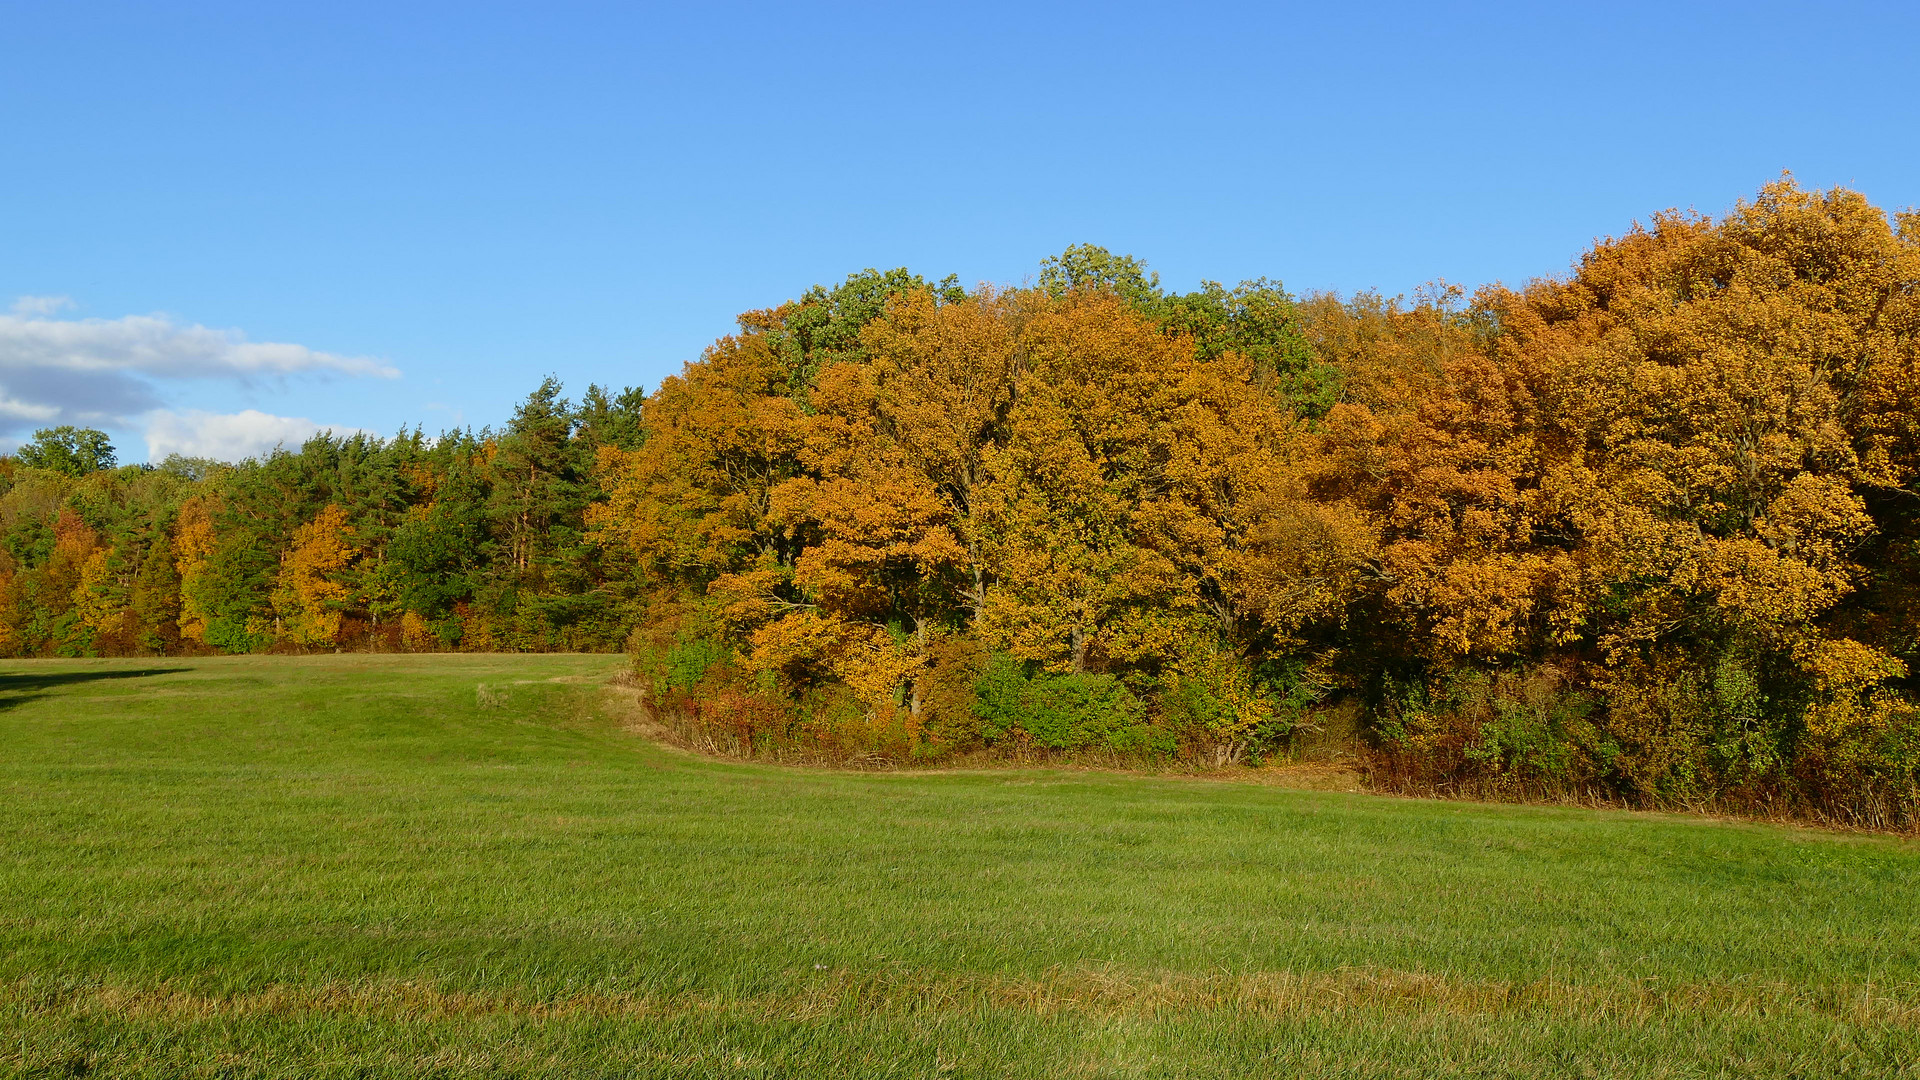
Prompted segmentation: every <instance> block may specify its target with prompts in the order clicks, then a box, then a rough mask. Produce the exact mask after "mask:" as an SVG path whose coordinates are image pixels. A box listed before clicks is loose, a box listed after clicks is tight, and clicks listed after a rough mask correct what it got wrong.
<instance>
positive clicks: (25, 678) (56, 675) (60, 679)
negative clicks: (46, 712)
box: [0, 667, 187, 709]
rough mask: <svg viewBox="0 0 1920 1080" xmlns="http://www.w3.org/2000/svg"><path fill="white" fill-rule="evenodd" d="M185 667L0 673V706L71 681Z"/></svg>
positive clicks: (11, 705) (19, 702)
mask: <svg viewBox="0 0 1920 1080" xmlns="http://www.w3.org/2000/svg"><path fill="white" fill-rule="evenodd" d="M185 670H187V669H186V668H183V667H154V668H129V669H127V670H124V671H56V672H48V673H47V674H44V675H40V674H32V675H0V709H11V708H14V707H15V706H18V705H24V704H26V703H27V702H29V701H33V700H35V699H36V698H43V697H46V696H47V695H46V691H48V690H52V689H55V688H57V687H62V686H71V685H73V684H74V683H83V682H93V681H94V680H96V679H144V678H148V677H150V676H154V675H172V674H174V673H176V672H181V671H185Z"/></svg>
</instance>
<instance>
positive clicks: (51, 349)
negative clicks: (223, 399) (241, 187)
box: [0, 296, 400, 452]
mask: <svg viewBox="0 0 1920 1080" xmlns="http://www.w3.org/2000/svg"><path fill="white" fill-rule="evenodd" d="M71 306H73V305H72V301H70V300H68V299H67V298H66V297H64V296H23V297H21V298H19V299H18V300H16V301H14V303H13V307H12V314H10V315H9V314H0V445H5V444H7V443H10V442H13V441H17V437H18V436H21V435H23V434H24V433H25V432H27V431H29V430H31V429H33V428H35V427H43V426H46V425H48V424H84V425H87V426H92V427H107V428H121V429H124V428H128V427H134V426H137V424H138V422H139V418H140V417H142V416H148V415H158V413H157V412H156V410H159V411H161V412H165V411H166V410H168V408H169V404H170V403H169V402H168V400H167V398H168V397H170V396H172V395H170V394H168V393H166V392H165V390H166V387H167V385H168V384H169V383H174V382H178V381H181V380H199V381H205V380H214V381H223V382H227V383H232V384H239V385H244V386H252V385H256V384H258V383H261V382H263V381H264V382H268V383H273V382H278V381H282V380H285V379H287V378H289V377H296V376H309V377H348V378H383V379H391V378H396V377H398V376H399V374H400V373H399V372H398V371H397V370H395V369H394V368H393V366H392V365H390V364H387V363H384V362H382V361H379V360H373V359H370V358H368V357H364V356H341V355H338V354H335V353H329V352H321V351H320V350H318V349H310V348H308V347H306V346H305V345H294V344H288V343H284V342H273V341H248V340H247V337H246V335H245V334H243V333H241V332H240V331H238V330H214V329H209V328H208V327H205V326H200V325H197V324H188V323H182V322H179V321H177V320H175V319H172V318H170V317H168V316H165V315H128V316H125V317H124V318H119V319H62V318H55V317H54V316H55V315H57V314H58V313H59V312H61V311H63V310H65V309H66V308H69V307H71ZM168 415H176V414H172V413H168ZM177 415H181V416H186V415H211V414H199V413H180V414H177ZM237 415H240V416H254V417H263V418H266V417H269V414H267V413H261V412H249V413H240V414H237ZM301 422H302V423H305V421H301ZM169 430H175V429H169ZM180 430H184V429H180ZM310 433H311V427H310V428H309V429H308V431H307V432H306V434H310ZM174 437H175V436H169V438H174ZM179 437H181V438H185V437H186V436H184V435H181V436H179ZM300 437H301V438H304V437H305V435H304V434H302V435H301V436H300ZM249 445H251V444H249ZM271 448H272V444H271V443H268V444H267V446H266V449H271ZM183 452H184V451H183Z"/></svg>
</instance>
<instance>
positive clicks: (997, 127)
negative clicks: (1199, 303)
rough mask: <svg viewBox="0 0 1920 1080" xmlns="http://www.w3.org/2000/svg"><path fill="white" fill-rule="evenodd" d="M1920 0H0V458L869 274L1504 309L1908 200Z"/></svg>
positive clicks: (209, 446) (260, 442)
mask: <svg viewBox="0 0 1920 1080" xmlns="http://www.w3.org/2000/svg"><path fill="white" fill-rule="evenodd" d="M1917 53H1920V6H1916V5H1911V4H1881V5H1848V4H1839V3H1829V4H1819V5H1813V4H1806V5H1800V4H1795V5H1769V4H1738V5H1736V4H1727V5H1685V4H1671V3H1668V4H1658V5H1636V4H1593V5H1560V4H1525V5H1521V4H1513V5H1500V4H1480V5H1458V6H1455V5H1447V4H1441V3H1422V4H1409V5H1392V4H1372V5H1365V6H1357V5H1329V4H1315V5H1311V6H1306V5H1302V6H1289V5H1284V4H1269V5H1257V6H1256V5H1245V6H1240V5H1191V6H1179V5H1166V4H1159V5H1129V4H1097V5H1096V4H1087V5H1074V4H1054V5H1049V4H1008V5H994V4H973V5H943V6H937V7H936V6H933V5H911V6H908V5H900V6H882V5H872V6H862V5H802V4H781V5H717V4H716V5H672V6H660V7H647V6H642V5H628V4H622V5H606V6H588V5H566V4H558V3H546V4H538V5H534V4H527V5H518V6H496V5H488V4H478V3H466V4H458V5H453V4H449V5H408V4H394V3H386V4H365V5H361V4H354V3H328V4H310V5H271V4H233V5H213V4H189V3H177V4H170V5H142V6H123V5H117V4H93V3H84V2H81V3H72V2H63V3H21V2H19V0H15V2H12V3H7V4H5V5H3V6H0V115H4V116H5V118H6V120H5V126H4V128H3V129H0V130H4V132H5V135H6V144H7V146H8V152H7V153H6V154H5V155H4V156H0V206H4V207H5V210H4V212H0V448H4V447H6V446H10V445H12V444H14V443H16V442H17V441H18V440H19V439H20V438H22V437H24V436H25V435H27V434H28V433H30V432H31V430H32V429H33V428H34V427H37V426H40V425H42V424H46V423H60V422H81V423H91V424H93V425H94V426H100V427H105V428H107V429H108V430H109V431H110V432H111V433H112V434H113V435H114V437H115V442H116V444H117V445H118V446H119V447H120V448H121V456H122V459H123V460H142V459H145V458H146V457H147V453H148V447H149V445H150V444H152V445H154V446H156V447H157V448H158V449H159V450H160V451H161V452H164V451H166V450H168V449H184V450H188V451H199V452H203V453H210V454H215V455H222V456H233V455H238V454H244V453H252V452H257V451H258V450H260V449H261V448H263V447H265V446H269V445H271V443H272V441H273V440H274V439H277V438H287V439H291V440H294V441H297V439H298V438H299V437H300V436H301V435H303V434H304V433H305V432H306V431H307V430H309V424H311V423H318V424H321V425H326V426H333V427H338V428H355V427H358V428H368V429H372V430H375V431H379V432H387V433H390V432H392V431H393V430H395V429H397V428H398V427H400V426H401V425H402V424H411V423H414V422H418V423H420V424H422V425H424V426H425V427H426V428H427V429H428V430H429V431H430V432H431V431H433V430H436V429H438V428H441V427H445V426H451V425H458V424H466V425H474V426H478V425H481V424H485V423H490V422H491V423H497V422H499V421H500V420H502V419H503V418H505V417H506V415H507V414H508V413H509V412H510V410H511V408H512V406H513V404H514V402H515V401H516V400H517V399H519V398H520V397H522V396H524V395H525V394H526V392H527V391H528V390H529V389H531V388H532V387H533V386H534V385H535V384H537V383H538V381H539V380H540V378H541V377H542V376H543V375H545V374H548V373H553V374H557V375H559V376H560V377H561V378H563V379H564V380H566V382H567V384H568V386H569V388H570V389H571V390H574V391H576V392H577V391H578V390H581V389H584V388H585V387H586V385H587V384H588V383H589V382H595V381H597V382H601V383H606V384H611V385H614V386H616V387H617V386H622V385H630V384H636V383H637V384H642V385H645V386H647V387H649V388H651V387H652V386H654V385H655V384H657V383H658V381H659V380H660V379H661V378H662V377H663V376H665V375H668V374H671V373H673V372H675V371H677V370H678V369H679V368H680V366H681V365H682V364H683V363H685V362H686V361H688V360H690V359H693V358H695V357H697V356H698V354H699V351H700V348H701V347H702V346H703V345H704V344H705V343H706V342H708V341H710V340H712V339H713V338H714V337H716V336H718V335H720V334H722V333H725V332H727V331H728V330H729V329H731V327H732V318H733V316H734V314H736V313H737V312H739V311H741V310H744V309H747V308H754V307H763V306H767V305H770V304H774V303H777V302H779V301H781V300H783V299H787V298H790V297H793V296H796V295H798V294H799V293H800V292H801V291H802V290H804V289H805V288H806V287H807V286H808V285H810V284H813V283H815V282H831V281H835V280H838V279H840V278H842V277H844V276H845V275H846V274H847V273H848V272H850V271H854V270H858V269H860V268H862V267H867V266H875V267H890V266H896V265H905V266H909V267H911V268H913V269H915V270H917V271H919V272H921V273H925V274H928V275H930V276H936V277H937V276H943V275H945V274H948V273H956V274H958V275H959V276H960V277H961V279H962V280H963V281H966V282H969V283H971V282H977V281H991V282H1017V281H1020V280H1022V279H1023V278H1026V277H1027V276H1029V275H1031V274H1032V273H1033V272H1034V269H1035V267H1036V265H1037V263H1038V262H1039V260H1040V259H1042V258H1043V257H1045V256H1046V255H1048V254H1051V253H1055V252H1057V251H1059V250H1060V249H1061V248H1063V247H1065V246H1067V245H1068V244H1072V243H1080V242H1092V243H1098V244H1103V245H1106V246H1107V247H1109V248H1112V249H1114V250H1116V251H1125V252H1131V253H1133V254H1136V255H1139V256H1141V257H1143V258H1145V259H1146V260H1147V261H1148V262H1149V264H1150V265H1151V266H1152V267H1153V268H1154V269H1156V270H1158V271H1159V272H1160V273H1161V275H1162V279H1163V281H1164V282H1165V283H1166V284H1168V285H1170V286H1173V287H1177V288H1183V289H1184V288H1190V287H1192V286H1194V285H1195V284H1197V283H1198V282H1199V281H1200V280H1201V279H1203V278H1214V279H1219V280H1223V281H1227V282H1229V283H1230V282H1233V281H1236V280H1239V279H1242V278H1249V277H1257V276H1261V275H1266V276H1270V277H1275V278H1279V279H1280V280H1282V281H1284V282H1285V283H1286V284H1287V286H1288V287H1290V288H1292V289H1294V290H1295V291H1296V292H1299V291H1308V290H1317V289H1337V290H1341V291H1353V290H1356V289H1365V288H1378V289H1381V290H1383V291H1385V292H1388V293H1398V292H1410V291H1411V290H1413V289H1414V288H1416V287H1417V286H1419V285H1420V284H1422V283H1423V282H1426V281H1428V280H1431V279H1434V278H1445V279H1447V280H1449V281H1454V282H1459V283H1462V284H1465V285H1469V286H1471V285H1475V284H1478V283H1481V282H1486V281H1494V280H1500V281H1506V282H1508V283H1511V284H1518V283H1521V282H1524V281H1526V280H1528V279H1530V278H1533V277H1537V276H1540V275H1545V274H1555V273H1561V272H1564V271H1565V270H1566V268H1567V267H1568V265H1569V264H1570V262H1571V261H1572V260H1573V259H1574V257H1575V256H1576V255H1577V254H1578V253H1579V251H1580V250H1581V249H1582V248H1584V247H1585V246H1586V245H1588V244H1589V243H1591V242H1592V241H1593V239H1595V238H1596V237H1600V236H1605V235H1611V234H1617V233H1619V232H1621V231H1622V230H1623V229H1625V228H1626V227H1627V226H1628V225H1629V224H1630V223H1632V222H1633V221H1635V220H1636V219H1640V220H1644V219H1645V218H1646V217H1647V216H1648V215H1649V214H1650V213H1652V212H1654V211H1657V210H1660V209H1663V208H1667V207H1681V208H1695V209H1698V210H1701V211H1704V212H1709V213H1719V212H1721V211H1724V210H1725V209H1727V208H1728V207H1729V206H1731V205H1732V204H1733V203H1734V201H1735V200H1737V199H1739V198H1742V197H1744V196H1748V195H1751V193H1752V192H1753V191H1754V190H1755V189H1756V188H1758V187H1759V186H1760V185H1761V184H1763V183H1765V182H1767V181H1768V180H1770V179H1772V178H1774V177H1776V176H1778V175H1779V173H1780V172H1781V170H1783V169H1791V170H1792V171H1793V172H1794V173H1795V175H1796V176H1798V177H1799V178H1800V180H1801V181H1802V182H1804V183H1807V184H1810V185H1815V186H1821V187H1825V186H1831V185H1835V184H1846V185H1850V186H1853V187H1856V188H1858V189H1860V190H1862V191H1864V192H1865V193H1866V194H1867V195H1868V197H1869V198H1871V199H1873V200H1874V201H1875V202H1877V203H1878V204H1880V205H1882V206H1884V207H1887V208H1889V209H1892V208H1899V207H1906V206H1909V205H1913V204H1916V203H1920V139H1917V138H1916V137H1915V136H1916V134H1920V63H1916V61H1915V59H1914V57H1915V55H1916V54H1917Z"/></svg>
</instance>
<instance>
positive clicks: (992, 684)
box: [973, 653, 1174, 753]
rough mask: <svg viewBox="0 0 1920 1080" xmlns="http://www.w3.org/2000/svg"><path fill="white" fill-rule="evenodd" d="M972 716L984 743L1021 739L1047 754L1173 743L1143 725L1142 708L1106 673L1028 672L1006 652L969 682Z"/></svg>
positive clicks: (1159, 749) (1137, 749)
mask: <svg viewBox="0 0 1920 1080" xmlns="http://www.w3.org/2000/svg"><path fill="white" fill-rule="evenodd" d="M973 713H974V716H975V717H976V718H978V719H979V721H980V728H981V735H982V737H983V738H984V739H985V740H986V741H987V742H988V743H995V742H999V741H1002V740H1005V739H1009V738H1018V737H1020V736H1023V735H1024V736H1025V737H1026V738H1027V739H1029V740H1031V741H1032V742H1033V744H1034V745H1036V746H1041V747H1045V748H1047V749H1049V750H1082V749H1103V750H1113V751H1118V752H1121V753H1171V752H1172V751H1173V749H1174V740H1173V738H1172V736H1171V735H1170V734H1168V733H1167V732H1166V731H1165V730H1164V729H1161V728H1157V727H1154V726H1153V725H1151V724H1149V723H1147V722H1146V706H1145V705H1144V704H1143V703H1142V702H1141V701H1140V699H1139V698H1138V697H1135V696H1134V694H1133V691H1131V690H1128V689H1127V687H1126V686H1125V685H1124V684H1123V683H1121V682H1120V680H1119V679H1116V678H1114V677H1113V676H1111V675H1091V674H1086V673H1072V674H1059V673H1056V672H1049V671H1031V670H1029V668H1028V665H1027V664H1025V663H1022V662H1021V661H1020V660H1018V659H1016V658H1014V657H1012V656H1008V655H1007V654H1005V653H996V654H994V655H993V656H991V657H989V658H988V660H987V664H986V670H985V671H984V672H983V673H982V674H981V676H980V679H979V681H978V682H976V683H975V684H974V706H973Z"/></svg>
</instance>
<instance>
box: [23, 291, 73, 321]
mask: <svg viewBox="0 0 1920 1080" xmlns="http://www.w3.org/2000/svg"><path fill="white" fill-rule="evenodd" d="M72 306H73V301H72V300H71V299H69V298H67V297H65V296H23V297H21V298H20V299H18V300H15V301H14V302H13V313H14V314H15V315H20V316H33V315H52V314H54V313H55V312H59V311H65V310H66V309H67V308H70V307H72Z"/></svg>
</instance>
